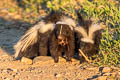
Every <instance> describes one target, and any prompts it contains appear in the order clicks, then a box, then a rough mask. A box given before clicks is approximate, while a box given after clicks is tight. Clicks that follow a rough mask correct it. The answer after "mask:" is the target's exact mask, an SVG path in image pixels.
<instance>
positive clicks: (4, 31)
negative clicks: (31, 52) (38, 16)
mask: <svg viewBox="0 0 120 80" xmlns="http://www.w3.org/2000/svg"><path fill="white" fill-rule="evenodd" d="M31 26H32V24H30V23H28V22H23V21H21V20H14V19H10V20H9V19H5V18H4V17H0V47H1V48H3V49H5V51H7V52H8V53H10V54H13V53H14V49H13V45H14V44H16V42H17V41H18V40H19V38H20V37H21V35H23V34H24V32H25V31H26V30H27V29H28V28H29V27H31Z"/></svg>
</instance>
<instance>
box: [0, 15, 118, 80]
mask: <svg viewBox="0 0 120 80" xmlns="http://www.w3.org/2000/svg"><path fill="white" fill-rule="evenodd" d="M10 16H11V15H7V16H4V15H2V16H0V80H120V71H119V69H120V68H119V67H113V66H111V67H103V66H101V67H95V66H93V65H92V64H88V63H87V62H86V63H82V64H80V61H78V60H73V62H66V61H65V60H64V59H60V60H61V61H60V62H59V63H54V61H53V59H52V58H51V57H40V58H39V57H38V58H35V60H33V62H32V63H31V64H27V62H26V63H25V62H22V61H20V60H15V59H14V58H13V57H12V55H13V54H14V49H13V45H14V44H15V43H16V42H17V41H18V40H19V39H20V37H21V35H23V34H24V32H25V31H26V30H27V28H28V26H30V24H28V23H25V22H21V21H17V20H14V19H11V20H9V19H6V17H7V18H9V17H10ZM14 17H15V16H14ZM26 60H27V59H26ZM28 61H31V60H28Z"/></svg>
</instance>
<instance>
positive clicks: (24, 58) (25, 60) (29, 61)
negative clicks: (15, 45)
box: [21, 57, 32, 64]
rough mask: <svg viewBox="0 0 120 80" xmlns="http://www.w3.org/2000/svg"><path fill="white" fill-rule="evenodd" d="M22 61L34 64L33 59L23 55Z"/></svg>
mask: <svg viewBox="0 0 120 80" xmlns="http://www.w3.org/2000/svg"><path fill="white" fill-rule="evenodd" d="M21 62H23V63H25V64H32V60H31V59H29V58H26V57H22V59H21Z"/></svg>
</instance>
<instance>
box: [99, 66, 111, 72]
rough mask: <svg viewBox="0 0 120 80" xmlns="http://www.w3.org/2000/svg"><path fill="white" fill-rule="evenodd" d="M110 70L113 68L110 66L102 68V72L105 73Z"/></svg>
mask: <svg viewBox="0 0 120 80" xmlns="http://www.w3.org/2000/svg"><path fill="white" fill-rule="evenodd" d="M110 71H111V68H109V67H103V68H102V70H101V72H103V73H107V72H110Z"/></svg>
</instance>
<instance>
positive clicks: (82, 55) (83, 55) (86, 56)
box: [79, 49, 91, 63]
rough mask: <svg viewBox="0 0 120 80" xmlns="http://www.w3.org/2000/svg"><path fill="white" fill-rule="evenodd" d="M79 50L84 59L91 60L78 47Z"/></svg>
mask: <svg viewBox="0 0 120 80" xmlns="http://www.w3.org/2000/svg"><path fill="white" fill-rule="evenodd" d="M79 52H80V53H81V54H82V56H83V57H84V58H85V60H86V61H87V62H89V63H90V62H91V60H89V59H88V57H87V56H86V55H85V54H84V53H83V52H82V50H81V49H79Z"/></svg>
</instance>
